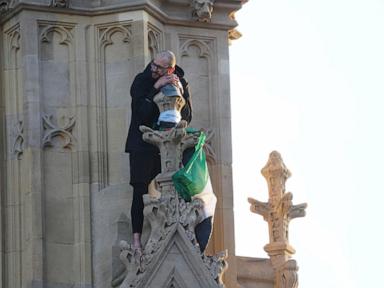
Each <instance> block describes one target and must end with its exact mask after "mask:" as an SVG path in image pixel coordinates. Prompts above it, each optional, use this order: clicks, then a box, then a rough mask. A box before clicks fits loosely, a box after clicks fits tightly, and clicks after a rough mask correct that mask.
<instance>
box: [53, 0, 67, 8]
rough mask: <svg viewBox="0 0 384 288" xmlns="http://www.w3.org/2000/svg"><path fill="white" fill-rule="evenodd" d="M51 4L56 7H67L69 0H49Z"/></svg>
mask: <svg viewBox="0 0 384 288" xmlns="http://www.w3.org/2000/svg"><path fill="white" fill-rule="evenodd" d="M51 6H52V7H58V8H68V7H69V0H51Z"/></svg>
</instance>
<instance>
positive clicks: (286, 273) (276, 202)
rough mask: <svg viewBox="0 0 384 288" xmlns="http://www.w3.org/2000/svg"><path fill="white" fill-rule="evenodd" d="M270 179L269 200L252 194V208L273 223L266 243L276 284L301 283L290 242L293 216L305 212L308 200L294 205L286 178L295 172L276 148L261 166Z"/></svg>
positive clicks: (280, 286) (279, 287) (284, 286)
mask: <svg viewBox="0 0 384 288" xmlns="http://www.w3.org/2000/svg"><path fill="white" fill-rule="evenodd" d="M261 173H262V175H263V176H264V177H265V179H266V181H267V183H268V190H269V199H268V202H260V201H257V200H255V199H253V198H248V202H249V203H250V204H251V207H250V209H251V211H252V212H253V213H257V214H260V215H262V216H263V217H264V220H265V221H267V222H268V226H269V243H268V244H267V245H266V246H265V247H264V249H265V251H266V252H267V253H268V255H269V257H270V259H271V263H272V266H273V268H274V270H275V275H276V277H275V288H295V287H298V284H297V283H298V281H297V270H298V267H297V265H296V261H294V260H291V259H290V258H291V256H292V255H293V254H294V253H295V249H293V247H292V246H291V245H290V244H289V238H288V235H289V233H288V232H289V231H288V226H289V222H290V220H291V219H294V218H297V217H304V216H305V208H306V207H307V204H306V203H303V204H299V205H293V204H292V198H293V196H292V193H290V192H286V191H285V182H286V181H287V179H288V178H289V177H290V176H291V172H290V171H289V170H288V169H287V167H286V166H285V164H284V162H283V159H282V158H281V155H280V154H279V153H278V152H276V151H273V152H272V153H271V154H270V155H269V159H268V162H267V164H266V165H265V167H264V168H263V169H262V170H261Z"/></svg>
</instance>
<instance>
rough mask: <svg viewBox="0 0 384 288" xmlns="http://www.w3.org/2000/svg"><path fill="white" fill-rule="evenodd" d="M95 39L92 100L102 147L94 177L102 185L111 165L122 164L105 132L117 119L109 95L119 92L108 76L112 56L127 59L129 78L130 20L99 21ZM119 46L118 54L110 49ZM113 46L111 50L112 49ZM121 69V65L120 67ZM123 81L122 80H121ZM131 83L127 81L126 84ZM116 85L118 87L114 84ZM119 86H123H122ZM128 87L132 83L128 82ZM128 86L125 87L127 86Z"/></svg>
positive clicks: (108, 176) (107, 179)
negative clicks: (95, 74)
mask: <svg viewBox="0 0 384 288" xmlns="http://www.w3.org/2000/svg"><path fill="white" fill-rule="evenodd" d="M95 37H96V39H97V40H98V43H97V45H96V58H97V59H96V73H97V77H98V78H97V79H98V81H97V83H96V93H95V95H94V97H95V98H94V99H93V101H94V102H95V103H96V110H95V114H96V115H94V117H96V119H98V127H99V129H98V130H97V131H96V133H97V135H95V138H96V139H97V142H96V146H97V150H98V151H100V153H99V156H98V158H97V159H96V161H97V164H96V163H95V164H94V165H95V166H97V167H98V169H97V172H96V173H94V177H96V179H94V180H92V181H94V182H98V183H99V185H100V189H101V188H103V187H106V186H107V185H108V183H109V182H110V175H111V167H112V165H120V164H118V163H116V162H114V161H113V160H112V158H111V157H109V155H110V153H109V152H110V149H111V148H110V144H109V141H107V138H106V135H111V134H108V133H111V130H109V131H108V125H110V123H111V121H112V120H114V119H113V116H112V115H111V114H112V113H107V110H108V105H106V103H108V102H109V99H116V93H114V92H112V91H111V88H110V85H111V84H110V82H109V81H108V78H109V77H111V73H112V72H111V71H110V70H108V65H109V64H111V63H108V61H110V57H112V58H113V61H115V63H118V61H119V62H120V63H121V64H123V63H124V62H126V65H127V66H128V67H127V66H125V67H124V68H125V71H126V72H127V73H126V75H125V77H126V79H130V75H129V73H130V71H131V70H132V68H131V67H129V65H130V63H129V59H130V57H131V55H130V53H132V47H131V43H132V33H131V23H128V24H127V23H124V22H120V23H119V24H116V23H107V24H100V25H96V35H95ZM115 45H116V47H118V49H119V50H118V51H120V52H119V53H118V54H116V53H113V52H111V51H116V50H114V49H115V48H116V47H115ZM109 49H111V50H109ZM119 69H120V68H119ZM118 85H119V86H120V85H122V84H121V83H119V84H118ZM126 85H128V84H126ZM115 88H116V87H115ZM119 89H122V87H121V86H120V87H119ZM127 89H129V86H127ZM124 90H125V89H124ZM111 137H117V135H116V134H112V135H111Z"/></svg>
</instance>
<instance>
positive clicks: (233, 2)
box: [0, 0, 243, 31]
mask: <svg viewBox="0 0 384 288" xmlns="http://www.w3.org/2000/svg"><path fill="white" fill-rule="evenodd" d="M242 3H243V2H242V1H240V0H216V1H215V2H214V4H213V13H212V19H211V21H210V22H200V21H196V20H195V19H193V18H192V16H191V13H192V12H191V11H192V8H191V6H190V5H191V1H187V0H165V1H161V3H159V2H156V1H151V0H138V1H129V2H128V3H125V4H120V5H113V6H103V7H93V8H87V7H75V6H74V7H72V6H70V7H69V8H59V7H50V6H48V5H46V4H45V5H43V4H29V3H19V4H16V5H15V7H12V8H10V9H9V10H8V11H7V12H6V13H3V14H2V15H0V24H2V23H4V22H6V21H7V20H9V19H10V18H12V17H13V16H14V15H16V14H18V13H19V12H21V11H23V10H32V11H42V12H51V13H63V14H72V15H83V16H97V15H105V14H111V13H119V12H128V11H137V10H143V11H146V12H147V13H148V14H150V15H152V16H153V17H155V18H157V19H158V20H160V21H161V22H162V23H164V24H166V25H178V26H188V27H199V28H209V29H217V30H227V31H229V30H232V29H234V28H235V27H236V26H237V22H236V20H235V19H234V18H233V17H232V16H231V15H233V13H234V12H236V11H237V10H239V9H240V8H241V6H242ZM167 5H168V7H170V6H171V7H172V8H175V7H176V8H177V10H179V11H180V13H176V15H177V16H175V13H174V11H173V13H170V12H169V11H167V10H168V9H167ZM186 9H188V12H186Z"/></svg>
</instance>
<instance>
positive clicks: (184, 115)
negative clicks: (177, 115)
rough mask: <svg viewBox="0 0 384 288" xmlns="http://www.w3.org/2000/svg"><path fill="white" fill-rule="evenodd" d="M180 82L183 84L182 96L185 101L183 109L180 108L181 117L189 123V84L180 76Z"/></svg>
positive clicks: (190, 111) (190, 110) (190, 117)
mask: <svg viewBox="0 0 384 288" xmlns="http://www.w3.org/2000/svg"><path fill="white" fill-rule="evenodd" d="M180 82H181V84H182V85H183V89H184V93H183V97H184V99H185V102H186V103H185V106H184V107H183V109H181V118H182V119H183V120H185V121H187V122H188V124H189V123H190V122H191V121H192V99H191V95H190V90H189V84H188V82H187V80H185V78H180Z"/></svg>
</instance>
